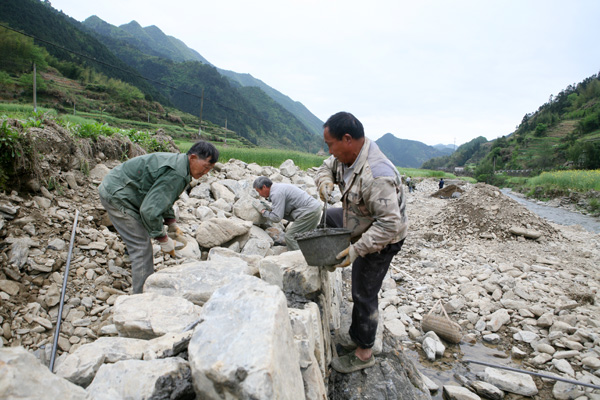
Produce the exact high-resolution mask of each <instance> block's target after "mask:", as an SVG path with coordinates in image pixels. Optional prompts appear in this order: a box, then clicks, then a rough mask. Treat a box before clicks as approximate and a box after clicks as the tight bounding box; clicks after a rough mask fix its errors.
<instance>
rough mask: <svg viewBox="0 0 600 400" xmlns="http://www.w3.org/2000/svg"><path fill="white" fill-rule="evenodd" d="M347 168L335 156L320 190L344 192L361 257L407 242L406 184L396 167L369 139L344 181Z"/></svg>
mask: <svg viewBox="0 0 600 400" xmlns="http://www.w3.org/2000/svg"><path fill="white" fill-rule="evenodd" d="M346 169H347V167H346V166H345V165H344V164H342V163H341V162H340V161H339V160H338V159H337V158H335V157H334V156H331V157H329V158H328V159H326V160H325V161H324V162H323V165H321V167H319V169H318V171H317V178H316V183H317V187H318V186H319V185H321V184H322V183H323V182H332V183H334V184H337V185H338V186H339V188H340V191H341V192H342V206H343V208H344V227H345V228H348V229H350V230H352V233H351V239H352V242H354V248H355V249H356V252H357V253H358V255H360V256H365V255H367V254H370V253H376V252H378V251H380V250H381V249H383V248H384V247H385V246H387V245H388V244H390V243H396V242H399V241H400V240H402V239H404V238H406V235H407V231H408V219H407V217H406V199H405V197H404V191H403V190H402V181H401V179H400V174H399V173H398V170H397V169H396V167H395V166H394V165H393V164H392V163H391V162H390V160H388V158H387V157H386V156H385V155H384V154H383V153H382V152H381V150H379V147H378V146H377V144H376V143H375V142H373V141H371V140H369V139H368V138H365V143H364V144H363V147H362V149H361V151H360V154H359V155H358V158H357V159H356V161H355V162H354V171H353V173H352V175H351V176H349V177H348V181H347V182H346V181H344V172H346Z"/></svg>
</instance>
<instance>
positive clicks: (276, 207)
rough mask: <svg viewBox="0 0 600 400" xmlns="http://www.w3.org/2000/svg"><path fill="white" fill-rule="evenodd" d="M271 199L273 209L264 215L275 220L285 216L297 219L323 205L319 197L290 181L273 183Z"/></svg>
mask: <svg viewBox="0 0 600 400" xmlns="http://www.w3.org/2000/svg"><path fill="white" fill-rule="evenodd" d="M269 200H270V201H271V208H272V210H271V211H268V210H267V211H265V212H264V213H263V216H264V217H265V218H267V219H269V220H270V221H273V222H279V221H281V220H282V219H284V218H285V219H287V220H288V221H295V220H297V219H299V218H301V217H302V216H303V215H306V214H308V213H310V212H312V211H314V210H315V209H316V208H317V207H320V206H321V204H320V203H319V201H318V200H317V199H315V198H314V197H312V196H311V195H309V194H308V193H306V192H305V191H304V190H302V189H300V188H299V187H297V186H295V185H292V184H289V183H273V185H271V192H270V194H269Z"/></svg>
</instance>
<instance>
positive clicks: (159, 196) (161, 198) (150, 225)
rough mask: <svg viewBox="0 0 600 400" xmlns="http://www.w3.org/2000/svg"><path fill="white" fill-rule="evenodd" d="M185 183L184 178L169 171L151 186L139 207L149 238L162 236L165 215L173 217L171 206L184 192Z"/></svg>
mask: <svg viewBox="0 0 600 400" xmlns="http://www.w3.org/2000/svg"><path fill="white" fill-rule="evenodd" d="M186 186H187V182H186V180H185V178H184V177H182V176H181V175H179V174H178V173H176V172H175V171H174V170H171V169H169V170H168V171H166V172H165V173H164V174H162V175H161V176H160V177H159V178H158V179H157V180H156V181H155V182H154V185H152V188H151V189H150V190H149V191H148V193H147V194H146V197H145V198H144V201H143V202H142V205H141V206H140V217H141V219H142V224H143V225H144V227H145V228H146V230H147V231H148V234H149V235H150V237H153V238H154V237H158V236H163V235H164V234H165V233H164V230H163V222H164V216H165V215H173V216H174V212H173V204H174V203H175V201H177V199H178V198H179V195H181V193H182V192H183V191H184V190H185V187H186Z"/></svg>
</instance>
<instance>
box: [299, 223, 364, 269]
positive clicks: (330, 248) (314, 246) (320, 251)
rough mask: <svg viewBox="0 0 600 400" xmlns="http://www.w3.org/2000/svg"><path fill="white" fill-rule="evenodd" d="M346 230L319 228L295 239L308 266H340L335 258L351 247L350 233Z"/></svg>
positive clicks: (303, 233)
mask: <svg viewBox="0 0 600 400" xmlns="http://www.w3.org/2000/svg"><path fill="white" fill-rule="evenodd" d="M351 232H352V231H351V230H350V229H346V228H317V229H314V230H312V231H308V232H302V233H299V234H297V235H296V236H295V237H294V238H295V239H296V240H297V241H298V246H299V247H300V250H301V251H302V255H303V256H304V259H305V260H306V263H307V264H308V265H311V266H313V267H324V266H328V265H335V264H339V263H340V261H341V260H338V259H336V258H335V256H336V255H338V254H339V252H340V251H342V250H344V249H345V248H347V247H348V246H350V233H351Z"/></svg>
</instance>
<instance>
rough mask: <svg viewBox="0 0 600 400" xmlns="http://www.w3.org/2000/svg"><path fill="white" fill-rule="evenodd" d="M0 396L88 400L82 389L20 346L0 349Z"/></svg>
mask: <svg viewBox="0 0 600 400" xmlns="http://www.w3.org/2000/svg"><path fill="white" fill-rule="evenodd" d="M0 398H2V399H23V400H39V399H65V400H79V399H81V400H83V399H85V400H89V399H90V396H89V395H88V394H87V392H86V391H85V389H83V388H81V387H79V386H77V385H75V384H73V383H71V382H69V381H67V380H66V379H63V378H61V377H59V376H57V375H54V374H53V373H52V372H50V370H49V369H48V368H47V367H46V366H45V365H42V364H41V363H40V362H39V361H38V359H37V358H35V356H34V355H33V354H31V353H29V352H28V351H27V350H25V349H24V348H23V347H7V348H0Z"/></svg>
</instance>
